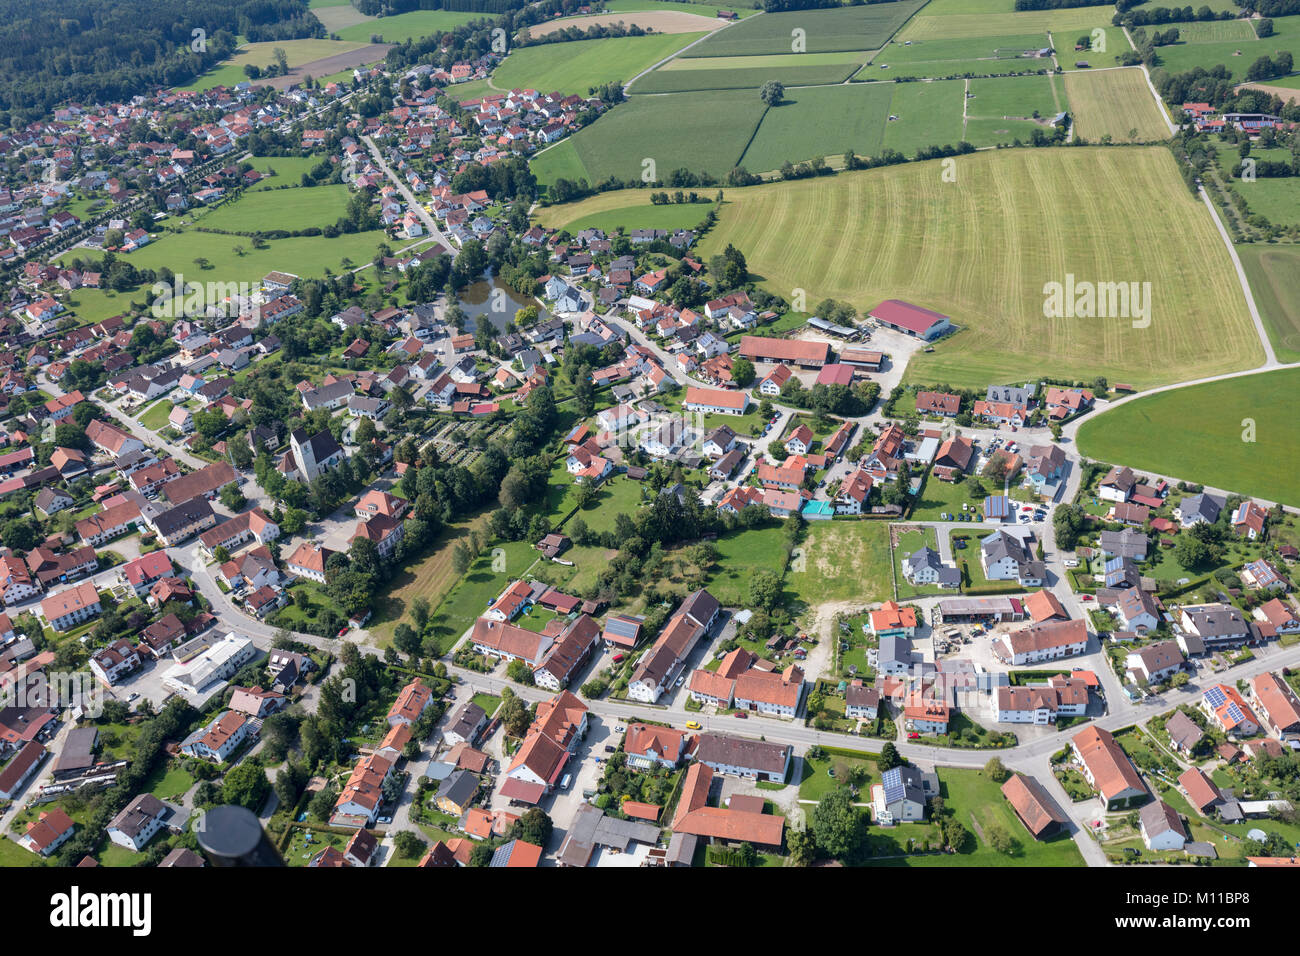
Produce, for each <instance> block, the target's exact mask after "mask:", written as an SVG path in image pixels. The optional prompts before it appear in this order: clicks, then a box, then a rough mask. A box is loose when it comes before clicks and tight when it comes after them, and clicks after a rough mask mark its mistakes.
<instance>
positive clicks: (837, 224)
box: [700, 147, 1263, 387]
mask: <svg viewBox="0 0 1300 956" xmlns="http://www.w3.org/2000/svg"><path fill="white" fill-rule="evenodd" d="M954 170H955V173H956V182H945V181H944V177H943V176H942V166H941V164H940V163H939V162H926V163H911V164H908V165H905V166H900V167H893V168H885V169H876V170H867V171H863V172H856V173H841V174H839V175H837V176H835V177H834V178H833V179H817V180H802V181H797V182H787V183H776V184H772V185H764V186H757V187H752V188H749V189H742V190H728V192H727V196H726V202H725V203H724V204H723V206H722V208H721V211H720V217H719V222H718V224H717V226H716V227H715V228H714V229H713V230H712V231H711V232H710V233H709V234H708V236H706V237H705V239H704V241H703V242H702V244H701V248H700V253H701V255H703V256H706V257H707V256H710V255H714V254H716V253H718V252H720V251H721V250H722V249H723V248H725V246H726V245H727V244H728V243H732V244H734V245H735V246H736V247H737V248H739V249H740V250H741V251H742V252H744V254H745V256H746V259H747V260H748V263H749V268H750V270H751V272H753V273H755V274H757V275H759V276H761V277H762V282H763V284H764V285H765V286H766V287H768V288H769V289H771V290H772V291H773V292H776V293H778V294H780V295H781V296H784V297H786V298H789V297H790V296H791V295H792V294H793V290H795V289H803V290H806V293H807V298H808V301H810V302H816V301H818V300H820V299H822V298H825V297H828V296H829V297H832V298H836V299H844V300H847V301H849V302H851V303H852V304H853V305H854V306H856V307H857V308H858V309H860V310H862V311H866V310H868V309H870V308H871V307H872V306H874V305H876V304H877V303H878V302H879V301H880V300H882V299H886V298H901V299H906V300H909V301H912V302H915V303H917V304H919V305H923V306H926V307H929V308H932V309H936V310H938V311H940V312H943V313H945V314H947V315H950V316H951V317H952V319H953V322H954V323H955V324H956V325H958V326H960V327H961V331H960V332H958V333H957V334H955V335H953V336H950V337H949V338H947V339H945V340H942V341H940V342H939V343H937V344H936V347H935V351H934V352H933V353H930V354H925V353H918V354H916V355H914V356H913V357H912V359H911V361H910V363H909V365H908V368H907V373H906V378H907V379H908V380H910V381H924V382H946V383H949V384H952V385H955V386H971V387H982V386H983V385H984V384H986V383H988V382H990V381H994V382H998V381H1005V382H1011V381H1021V380H1028V378H1031V377H1034V376H1040V375H1050V376H1060V377H1070V378H1079V379H1091V378H1094V377H1096V376H1098V375H1104V376H1106V377H1107V378H1109V379H1110V381H1112V382H1129V383H1132V384H1134V385H1137V386H1138V387H1149V386H1152V385H1156V384H1163V383H1168V382H1176V381H1185V380H1187V379H1192V378H1197V377H1200V376H1206V375H1213V374H1217V373H1221V372H1227V371H1235V370H1238V369H1245V368H1252V367H1254V366H1256V365H1258V364H1260V363H1261V362H1262V361H1263V350H1262V349H1261V347H1260V345H1259V341H1258V339H1257V338H1256V336H1255V332H1254V327H1253V325H1252V323H1251V321H1250V317H1249V313H1248V311H1247V309H1246V304H1245V299H1244V297H1243V295H1242V291H1241V286H1240V285H1239V283H1238V281H1237V278H1236V274H1235V273H1234V271H1233V270H1232V267H1231V264H1230V261H1229V259H1228V254H1227V250H1226V249H1225V248H1224V247H1223V243H1222V241H1221V239H1220V238H1219V235H1218V233H1217V232H1216V231H1215V229H1214V226H1213V223H1212V222H1211V220H1210V217H1209V214H1208V212H1207V211H1206V209H1205V208H1204V207H1203V206H1202V205H1201V204H1200V203H1199V202H1197V201H1196V200H1195V199H1194V198H1193V197H1192V196H1191V195H1190V194H1189V193H1188V192H1187V190H1186V188H1185V187H1184V186H1183V184H1182V182H1181V180H1180V177H1179V176H1178V171H1177V169H1176V168H1175V167H1174V161H1173V159H1172V157H1171V156H1170V154H1169V153H1168V152H1167V151H1166V150H1163V149H1160V148H1155V147H1152V148H1140V147H1135V148H1132V149H1114V148H1111V149H1105V148H1077V149H1069V150H1003V151H996V152H992V153H981V154H975V155H970V156H963V157H960V158H958V159H956V160H955V166H954ZM1067 275H1073V276H1074V277H1075V280H1076V282H1083V281H1089V282H1094V283H1100V282H1139V283H1145V282H1149V283H1151V301H1152V306H1151V310H1152V311H1151V322H1150V325H1149V327H1147V328H1134V327H1133V322H1132V320H1131V319H1125V318H1051V319H1049V318H1046V317H1045V316H1044V300H1045V297H1044V286H1045V285H1046V284H1047V283H1049V282H1061V283H1064V282H1066V281H1067V279H1066V276H1067Z"/></svg>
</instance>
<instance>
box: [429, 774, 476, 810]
mask: <svg viewBox="0 0 1300 956" xmlns="http://www.w3.org/2000/svg"><path fill="white" fill-rule="evenodd" d="M477 791H478V777H476V776H474V774H472V773H470V772H469V771H468V770H458V771H456V772H455V773H453V774H452V775H451V776H450V777H448V778H447V779H446V780H444V781H443V782H442V783H441V784H440V785H439V786H438V796H439V797H446V798H447V799H448V800H450V801H451V802H452V803H454V804H456V806H458V807H463V806H464V805H465V804H466V803H468V802H469V801H470V800H472V799H473V798H474V794H475V793H476V792H477Z"/></svg>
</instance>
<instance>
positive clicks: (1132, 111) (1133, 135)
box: [1065, 67, 1169, 143]
mask: <svg viewBox="0 0 1300 956" xmlns="http://www.w3.org/2000/svg"><path fill="white" fill-rule="evenodd" d="M1065 92H1066V94H1067V95H1068V96H1069V99H1070V108H1071V110H1072V112H1073V114H1074V134H1075V135H1076V136H1081V137H1083V138H1084V139H1086V140H1088V141H1090V142H1094V143H1096V142H1100V141H1101V139H1102V137H1105V136H1109V137H1110V138H1111V141H1112V142H1116V143H1150V142H1155V141H1157V140H1165V139H1168V138H1169V127H1168V126H1167V125H1166V124H1165V121H1164V118H1163V116H1162V115H1161V114H1162V112H1163V110H1162V108H1161V107H1160V106H1158V105H1157V104H1156V101H1155V98H1154V97H1153V96H1152V95H1151V90H1150V89H1148V88H1147V82H1146V77H1145V76H1144V74H1143V73H1142V70H1141V68H1139V67H1133V68H1132V69H1127V70H1104V71H1101V72H1098V73H1085V72H1083V71H1080V72H1077V73H1070V74H1069V75H1067V76H1066V78H1065Z"/></svg>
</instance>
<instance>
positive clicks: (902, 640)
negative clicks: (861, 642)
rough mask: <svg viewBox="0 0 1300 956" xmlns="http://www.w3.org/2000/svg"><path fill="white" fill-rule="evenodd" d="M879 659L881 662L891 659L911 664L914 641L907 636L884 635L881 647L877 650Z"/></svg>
mask: <svg viewBox="0 0 1300 956" xmlns="http://www.w3.org/2000/svg"><path fill="white" fill-rule="evenodd" d="M877 660H878V661H879V662H880V663H881V664H885V663H887V662H889V661H898V662H900V663H903V664H911V663H912V642H911V641H910V640H909V639H908V638H906V637H897V636H887V637H882V638H881V639H880V649H879V651H878V652H877Z"/></svg>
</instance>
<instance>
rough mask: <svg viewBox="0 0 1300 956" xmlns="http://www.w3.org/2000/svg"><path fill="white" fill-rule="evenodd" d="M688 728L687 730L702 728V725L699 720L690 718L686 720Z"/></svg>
mask: <svg viewBox="0 0 1300 956" xmlns="http://www.w3.org/2000/svg"><path fill="white" fill-rule="evenodd" d="M686 729H687V730H700V729H701V727H700V722H699V721H698V720H688V721H686Z"/></svg>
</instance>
